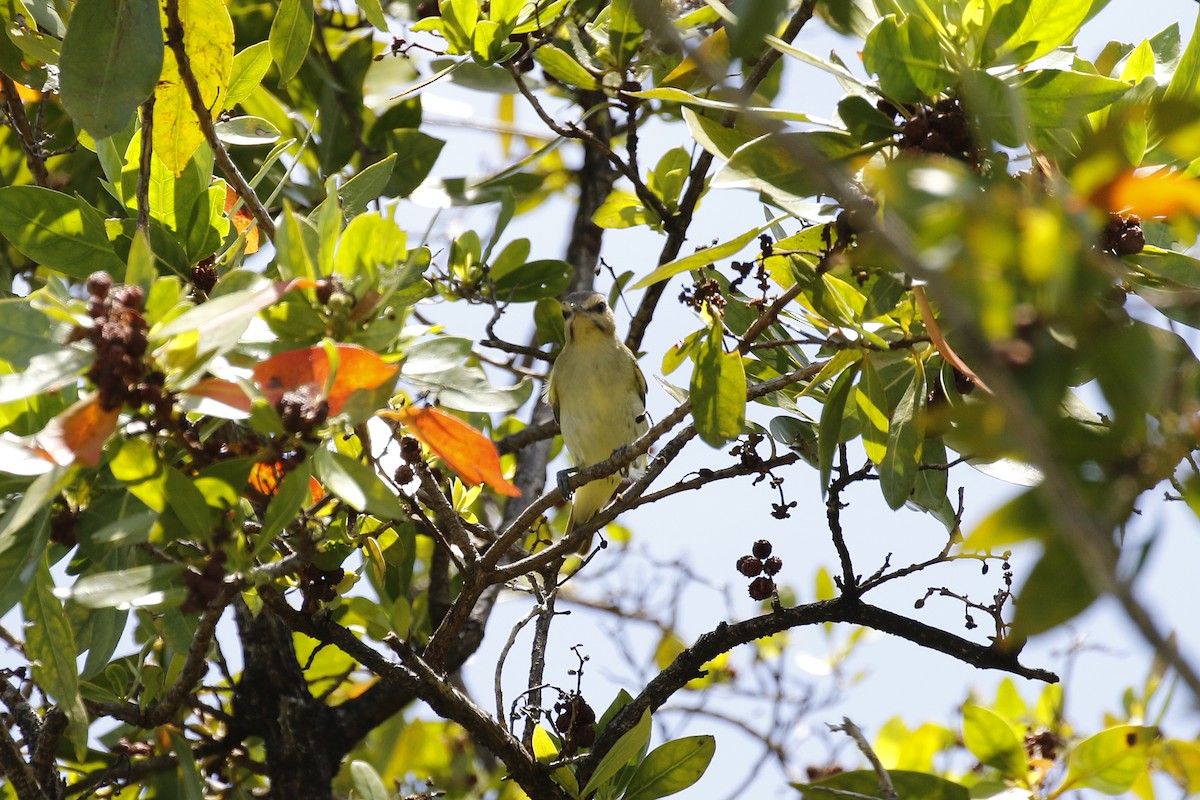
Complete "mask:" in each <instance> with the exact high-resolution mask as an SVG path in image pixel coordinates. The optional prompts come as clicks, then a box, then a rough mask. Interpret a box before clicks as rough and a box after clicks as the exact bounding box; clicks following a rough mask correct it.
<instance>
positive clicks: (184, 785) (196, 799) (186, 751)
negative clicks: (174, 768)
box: [167, 728, 204, 800]
mask: <svg viewBox="0 0 1200 800" xmlns="http://www.w3.org/2000/svg"><path fill="white" fill-rule="evenodd" d="M167 733H168V735H169V736H170V738H171V749H172V750H173V751H175V758H176V759H177V761H178V763H179V771H178V772H177V773H176V775H177V776H178V780H177V782H176V784H175V785H174V786H173V787H171V788H172V789H177V790H179V797H180V798H181V800H204V780H203V779H202V778H201V777H200V768H199V767H198V766H197V765H196V756H195V754H194V753H193V751H192V746H191V745H190V744H189V743H188V740H187V737H185V736H184V735H183V733H182V732H181V731H179V730H176V729H174V728H172V729H170V730H168V731H167Z"/></svg>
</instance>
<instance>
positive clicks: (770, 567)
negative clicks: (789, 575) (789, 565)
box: [763, 556, 783, 576]
mask: <svg viewBox="0 0 1200 800" xmlns="http://www.w3.org/2000/svg"><path fill="white" fill-rule="evenodd" d="M781 569H783V559H782V558H780V557H779V556H771V557H770V558H768V559H767V560H766V561H764V562H763V572H765V573H767V574H768V575H772V576H774V575H778V574H779V570H781Z"/></svg>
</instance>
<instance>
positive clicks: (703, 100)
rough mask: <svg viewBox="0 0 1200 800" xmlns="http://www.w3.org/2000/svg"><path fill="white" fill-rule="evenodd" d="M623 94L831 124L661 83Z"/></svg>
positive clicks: (742, 138)
mask: <svg viewBox="0 0 1200 800" xmlns="http://www.w3.org/2000/svg"><path fill="white" fill-rule="evenodd" d="M626 94H628V95H629V96H630V97H640V98H641V99H643V100H663V101H666V102H668V103H678V104H679V105H683V106H696V107H698V108H711V109H712V110H714V111H729V112H736V113H739V114H753V115H754V116H755V117H759V118H762V119H782V120H788V121H790V122H819V123H821V124H824V125H832V124H833V123H831V122H828V121H825V120H820V119H817V118H815V117H812V116H810V115H809V114H804V113H802V112H800V111H793V110H792V109H788V108H775V107H774V106H747V105H743V104H741V103H729V102H725V101H722V100H714V99H712V98H711V97H698V96H697V95H694V94H691V93H690V92H686V91H684V90H683V89H678V88H675V87H673V86H662V87H658V88H656V89H643V90H642V91H640V92H626ZM875 113H876V114H878V115H879V116H880V117H881V118H882V117H883V114H882V113H880V112H878V111H876V112H875ZM693 120H697V121H698V120H703V122H707V123H710V124H711V126H712V127H713V128H722V130H725V131H728V132H729V133H730V134H732V133H733V129H732V128H725V127H724V126H722V125H721V124H720V123H719V122H717V121H715V120H712V119H708V118H706V117H696V116H695V115H694V114H693V115H692V118H691V119H689V120H688V124H689V125H691V124H693ZM700 124H703V123H700ZM705 127H708V126H705ZM891 128H892V130H893V132H894V128H895V126H891ZM718 135H720V134H718ZM739 138H740V141H738V142H737V144H739V145H740V144H745V142H746V141H747V140H748V137H746V136H739ZM697 141H700V138H699V137H697ZM702 144H703V142H702ZM705 149H708V146H707V145H705ZM735 149H737V148H736V146H735V147H730V148H729V149H728V152H730V153H732V152H733V151H734V150H735ZM710 152H711V151H710ZM713 155H718V154H717V153H713Z"/></svg>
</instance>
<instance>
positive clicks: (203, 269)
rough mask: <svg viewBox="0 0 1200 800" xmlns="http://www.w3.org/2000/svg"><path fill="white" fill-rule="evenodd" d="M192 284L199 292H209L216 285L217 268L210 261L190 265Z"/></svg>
mask: <svg viewBox="0 0 1200 800" xmlns="http://www.w3.org/2000/svg"><path fill="white" fill-rule="evenodd" d="M192 285H193V286H195V287H196V289H197V290H198V291H199V292H200V293H201V294H205V295H207V294H209V293H211V292H212V290H213V287H214V286H216V285H217V268H216V266H215V265H214V264H213V263H212V262H211V261H202V262H200V263H199V264H197V265H196V266H194V267H192Z"/></svg>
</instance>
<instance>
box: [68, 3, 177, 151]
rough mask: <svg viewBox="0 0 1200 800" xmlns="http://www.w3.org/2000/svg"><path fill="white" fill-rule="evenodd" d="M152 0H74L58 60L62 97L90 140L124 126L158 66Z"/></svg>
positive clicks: (158, 33)
mask: <svg viewBox="0 0 1200 800" xmlns="http://www.w3.org/2000/svg"><path fill="white" fill-rule="evenodd" d="M158 17H159V14H158V3H157V2H155V0H78V1H77V2H76V3H75V10H74V11H73V12H72V14H71V25H70V26H69V27H68V28H67V35H66V37H65V38H64V39H63V45H62V56H61V60H60V61H59V68H60V78H59V80H60V85H61V87H62V101H63V105H64V106H65V107H66V109H67V111H68V113H70V115H71V117H72V118H73V119H74V120H75V122H77V123H79V125H80V126H81V127H82V128H83V129H84V130H86V131H87V132H88V133H90V134H91V135H92V137H93V138H96V139H103V138H105V137H106V136H112V135H113V134H114V133H117V132H118V131H120V130H122V129H124V128H125V126H126V125H128V124H129V118H130V117H131V116H132V115H133V113H134V111H136V110H137V107H138V105H140V104H141V102H142V101H143V100H145V99H146V98H147V97H149V96H150V93H151V92H152V91H154V85H155V84H156V83H157V82H158V78H159V76H160V75H161V74H162V68H163V33H162V27H161V26H160V23H159V18H158Z"/></svg>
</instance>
